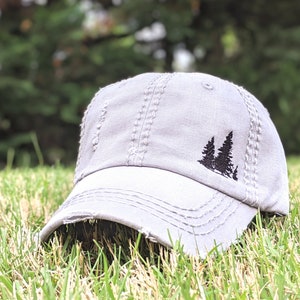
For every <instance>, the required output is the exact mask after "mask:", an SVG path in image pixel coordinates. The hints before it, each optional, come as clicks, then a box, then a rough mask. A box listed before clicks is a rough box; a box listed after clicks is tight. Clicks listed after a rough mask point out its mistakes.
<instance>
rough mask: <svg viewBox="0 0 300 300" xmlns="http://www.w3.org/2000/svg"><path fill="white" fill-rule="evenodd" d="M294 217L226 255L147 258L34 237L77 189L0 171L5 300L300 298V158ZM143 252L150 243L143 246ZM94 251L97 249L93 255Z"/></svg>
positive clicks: (293, 173)
mask: <svg viewBox="0 0 300 300" xmlns="http://www.w3.org/2000/svg"><path fill="white" fill-rule="evenodd" d="M288 165H289V178H290V194H291V212H290V214H289V216H288V217H285V218H273V217H261V216H259V215H258V217H257V218H256V220H255V222H253V224H251V226H250V227H249V229H248V230H247V231H246V232H245V234H244V235H243V236H242V237H241V238H240V240H239V243H237V244H235V245H233V246H232V247H230V249H229V250H228V251H226V252H224V253H216V252H214V253H211V254H210V255H208V257H207V258H206V259H205V260H201V259H198V258H195V257H194V258H191V257H188V256H186V255H184V254H183V253H182V251H181V249H180V245H176V249H175V250H174V251H171V252H169V251H166V250H165V249H163V248H160V249H158V250H157V249H156V250H151V249H150V254H149V256H148V257H146V256H145V255H141V251H140V250H139V249H141V242H142V239H141V237H140V236H138V238H137V240H136V242H135V243H133V245H132V246H131V249H130V253H129V254H128V253H127V254H126V255H125V254H124V252H123V251H122V249H121V248H120V247H118V246H113V245H110V247H111V248H112V250H111V251H110V253H111V255H110V257H108V255H107V251H103V249H102V248H101V247H100V246H99V245H96V244H95V245H94V248H93V252H92V253H90V252H89V251H83V249H82V247H81V244H80V243H75V244H73V245H70V244H68V243H67V242H66V243H62V242H61V239H60V238H59V237H57V238H54V239H53V240H52V241H51V243H49V244H47V245H45V246H43V247H40V246H39V247H38V246H36V244H35V242H34V237H35V235H36V233H37V232H38V231H39V229H40V228H41V227H42V226H43V224H44V222H45V220H47V219H48V218H49V217H50V216H51V214H52V213H53V212H54V211H55V210H56V209H57V207H58V205H59V204H60V203H61V202H62V201H63V200H64V199H65V198H66V196H67V195H68V193H69V192H70V190H71V188H72V176H73V170H72V169H66V168H62V167H53V168H50V167H39V168H34V169H13V170H4V171H1V172H0V211H1V215H0V235H1V245H0V298H1V299H22V300H23V299H300V239H299V228H300V214H299V204H300V159H299V158H290V159H289V160H288ZM143 245H144V244H143ZM95 249H96V250H95Z"/></svg>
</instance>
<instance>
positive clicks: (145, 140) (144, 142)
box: [137, 74, 174, 166]
mask: <svg viewBox="0 0 300 300" xmlns="http://www.w3.org/2000/svg"><path fill="white" fill-rule="evenodd" d="M173 76H174V74H168V75H167V76H166V77H164V78H162V80H161V83H160V82H159V83H158V84H157V89H156V90H155V93H154V99H153V100H152V102H151V103H150V107H149V111H148V112H147V116H146V119H145V122H144V126H143V132H142V133H141V137H140V141H139V148H141V149H140V155H139V156H138V159H139V160H138V162H137V163H138V165H139V166H142V165H143V161H144V157H145V154H146V152H147V148H148V146H149V137H150V133H151V128H152V125H153V122H154V119H155V118H156V115H157V111H158V107H159V104H160V101H161V98H162V95H163V94H164V92H165V88H166V86H167V84H168V82H169V81H170V80H171V78H172V77H173ZM140 145H141V146H140Z"/></svg>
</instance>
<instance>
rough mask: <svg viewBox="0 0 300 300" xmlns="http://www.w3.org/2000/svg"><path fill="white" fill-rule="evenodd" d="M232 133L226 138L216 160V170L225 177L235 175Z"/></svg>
mask: <svg viewBox="0 0 300 300" xmlns="http://www.w3.org/2000/svg"><path fill="white" fill-rule="evenodd" d="M232 137H233V133H232V131H231V132H230V133H229V134H228V135H227V136H226V139H225V141H224V143H223V145H222V147H220V148H219V149H218V151H219V152H218V156H217V157H216V158H215V170H217V171H218V172H220V173H221V174H222V175H223V176H226V177H231V176H232V174H233V163H232V161H231V159H232V153H231V152H232Z"/></svg>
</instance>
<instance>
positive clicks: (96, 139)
mask: <svg viewBox="0 0 300 300" xmlns="http://www.w3.org/2000/svg"><path fill="white" fill-rule="evenodd" d="M107 106H108V102H107V101H106V102H104V106H103V108H102V109H101V112H100V115H99V118H98V122H97V125H96V132H95V133H94V135H93V138H92V144H93V151H94V152H95V151H96V150H97V148H98V144H99V135H100V130H101V128H102V125H103V123H104V121H105V117H106V114H107Z"/></svg>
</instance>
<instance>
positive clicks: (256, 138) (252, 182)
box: [237, 86, 262, 207]
mask: <svg viewBox="0 0 300 300" xmlns="http://www.w3.org/2000/svg"><path fill="white" fill-rule="evenodd" d="M237 90H238V92H239V93H240V95H241V97H242V99H243V101H244V104H245V106H246V108H247V111H248V114H249V117H250V125H249V132H248V138H247V145H246V151H245V159H244V177H243V180H244V182H245V185H246V197H245V201H246V202H247V203H249V202H250V203H249V204H250V205H251V206H256V207H258V206H259V202H260V200H259V199H258V193H257V189H258V184H257V178H258V176H257V166H258V153H259V148H260V141H261V131H262V129H261V120H260V117H259V113H258V110H257V108H256V106H255V104H254V102H253V99H251V96H250V95H249V94H248V93H247V92H246V91H245V89H243V88H242V87H239V86H237Z"/></svg>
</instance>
